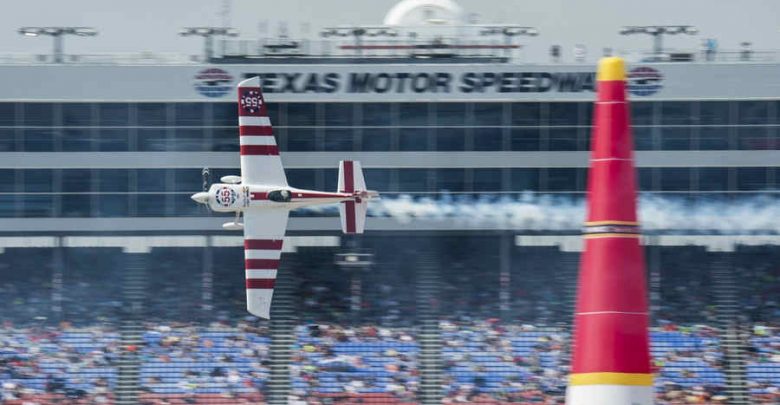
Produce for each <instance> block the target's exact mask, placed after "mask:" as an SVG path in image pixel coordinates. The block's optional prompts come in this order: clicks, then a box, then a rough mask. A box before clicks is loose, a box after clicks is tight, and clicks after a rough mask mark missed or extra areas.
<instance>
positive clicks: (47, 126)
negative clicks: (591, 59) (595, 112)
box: [0, 101, 780, 152]
mask: <svg viewBox="0 0 780 405" xmlns="http://www.w3.org/2000/svg"><path fill="white" fill-rule="evenodd" d="M777 104H778V101H702V102H696V101H674V102H665V101H664V102H634V103H632V120H633V123H634V126H635V131H636V133H637V135H636V136H637V149H639V150H735V149H737V150H739V149H742V150H768V149H773V150H776V149H780V138H778V133H777V127H778V124H780V117H778V111H777V110H778V106H777ZM269 107H271V108H269V112H270V114H271V120H272V122H273V123H274V127H275V130H276V134H277V138H278V143H279V145H280V147H281V149H282V150H283V151H295V152H307V151H500V150H520V151H579V150H587V149H588V134H589V132H590V126H589V125H590V122H591V114H592V106H591V104H590V103H583V102H577V103H574V102H567V103H564V102H553V103H533V102H523V103H488V102H486V103H317V104H306V103H279V104H275V105H271V106H269ZM235 127H236V111H235V105H234V104H233V103H94V104H92V103H0V152H60V151H62V152H79V151H80V152H90V151H100V152H112V151H117V152H120V151H192V152H195V151H235V150H238V138H237V137H236V131H235Z"/></svg>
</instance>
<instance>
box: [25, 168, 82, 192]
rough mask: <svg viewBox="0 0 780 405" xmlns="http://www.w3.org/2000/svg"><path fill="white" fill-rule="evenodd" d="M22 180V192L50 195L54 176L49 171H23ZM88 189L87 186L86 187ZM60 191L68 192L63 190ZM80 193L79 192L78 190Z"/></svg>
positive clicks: (52, 189)
mask: <svg viewBox="0 0 780 405" xmlns="http://www.w3.org/2000/svg"><path fill="white" fill-rule="evenodd" d="M22 173H23V174H24V179H23V181H22V190H24V192H27V193H50V192H52V191H54V176H53V171H52V170H50V169H27V170H23V171H22ZM87 189H89V186H87ZM62 191H70V190H68V189H64V190H62ZM79 191H80V190H79Z"/></svg>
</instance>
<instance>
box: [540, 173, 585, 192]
mask: <svg viewBox="0 0 780 405" xmlns="http://www.w3.org/2000/svg"><path fill="white" fill-rule="evenodd" d="M546 172H547V173H546V174H547V176H546V183H547V185H546V191H579V190H581V189H582V186H581V184H582V179H580V178H579V176H580V175H581V173H580V171H579V170H578V169H576V168H549V169H546Z"/></svg>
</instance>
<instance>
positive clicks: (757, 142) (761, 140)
mask: <svg viewBox="0 0 780 405" xmlns="http://www.w3.org/2000/svg"><path fill="white" fill-rule="evenodd" d="M770 129H771V128H769V127H737V128H736V143H737V149H742V150H762V149H773V148H774V147H776V146H775V145H773V142H772V141H771V140H770V138H769V134H768V131H769V130H770Z"/></svg>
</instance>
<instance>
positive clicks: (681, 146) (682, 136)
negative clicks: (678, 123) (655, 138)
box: [658, 127, 692, 150]
mask: <svg viewBox="0 0 780 405" xmlns="http://www.w3.org/2000/svg"><path fill="white" fill-rule="evenodd" d="M658 130H659V131H660V138H661V149H662V150H691V149H692V147H691V145H692V137H691V128H690V127H658Z"/></svg>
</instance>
